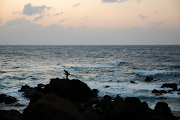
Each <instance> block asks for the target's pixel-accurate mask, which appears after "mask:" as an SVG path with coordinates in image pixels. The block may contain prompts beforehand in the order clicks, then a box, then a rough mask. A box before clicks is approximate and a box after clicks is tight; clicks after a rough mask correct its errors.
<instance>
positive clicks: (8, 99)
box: [0, 94, 17, 104]
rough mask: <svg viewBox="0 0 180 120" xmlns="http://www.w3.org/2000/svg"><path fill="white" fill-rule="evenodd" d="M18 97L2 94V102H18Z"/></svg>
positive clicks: (0, 100) (0, 97)
mask: <svg viewBox="0 0 180 120" xmlns="http://www.w3.org/2000/svg"><path fill="white" fill-rule="evenodd" d="M16 101H17V99H16V98H15V97H11V96H8V95H6V94H1V95H0V103H3V102H4V103H5V104H11V103H14V102H16Z"/></svg>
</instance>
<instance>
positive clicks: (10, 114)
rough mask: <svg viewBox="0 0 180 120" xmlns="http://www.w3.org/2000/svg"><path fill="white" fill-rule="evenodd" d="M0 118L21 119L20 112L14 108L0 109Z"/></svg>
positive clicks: (3, 119) (6, 119)
mask: <svg viewBox="0 0 180 120" xmlns="http://www.w3.org/2000/svg"><path fill="white" fill-rule="evenodd" d="M0 119H1V120H22V114H21V113H20V112H19V111H16V110H0Z"/></svg>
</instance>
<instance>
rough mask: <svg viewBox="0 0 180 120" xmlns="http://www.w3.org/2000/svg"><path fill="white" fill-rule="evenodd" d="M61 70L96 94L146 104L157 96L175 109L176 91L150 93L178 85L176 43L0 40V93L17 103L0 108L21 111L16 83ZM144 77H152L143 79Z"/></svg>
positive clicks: (179, 99)
mask: <svg viewBox="0 0 180 120" xmlns="http://www.w3.org/2000/svg"><path fill="white" fill-rule="evenodd" d="M63 70H67V71H68V72H69V73H70V74H71V75H70V76H69V79H79V80H81V81H83V82H85V83H86V84H87V85H88V86H89V87H90V88H91V89H98V90H99V93H98V96H99V97H100V98H101V97H103V96H104V95H109V96H111V97H112V98H113V97H116V96H117V95H119V96H121V97H122V98H126V97H138V98H139V99H140V100H141V101H142V102H143V101H146V102H147V103H148V105H149V107H150V108H152V109H153V108H154V106H155V105H156V103H157V102H158V101H163V102H166V103H168V105H169V107H170V108H171V110H172V111H179V112H180V94H178V92H177V91H174V92H172V93H167V94H163V95H159V96H156V95H155V94H153V93H152V92H151V91H152V90H154V89H158V90H162V89H164V90H169V89H170V88H161V85H162V84H164V83H176V84H178V89H179V88H180V83H179V81H180V45H134V46H133V45H117V46H110V45H109V46H108V45H107V46H58V45H57V46H55V45H47V46H46V45H43V46H41V45H35V46H33V45H20V46H18V45H15V46H9V45H1V46H0V94H3V93H4V94H7V95H10V96H13V97H16V98H17V99H18V103H20V104H22V105H23V106H18V107H14V106H13V105H5V104H4V103H0V109H3V110H8V109H16V110H19V111H20V112H22V111H23V109H24V108H25V107H27V105H28V103H29V100H28V99H27V98H24V97H22V93H21V92H18V90H19V89H21V86H22V85H26V84H27V85H29V86H30V87H35V86H37V84H39V83H42V84H48V83H49V82H50V79H51V78H57V77H58V78H63V77H65V75H64V72H63ZM146 76H150V77H152V78H154V79H155V80H156V81H155V82H144V79H145V78H146ZM130 81H134V82H136V84H132V83H130Z"/></svg>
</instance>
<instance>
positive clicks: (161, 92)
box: [152, 89, 167, 95]
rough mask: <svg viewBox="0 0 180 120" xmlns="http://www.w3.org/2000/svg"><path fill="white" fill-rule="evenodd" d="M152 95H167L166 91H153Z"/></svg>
mask: <svg viewBox="0 0 180 120" xmlns="http://www.w3.org/2000/svg"><path fill="white" fill-rule="evenodd" d="M152 93H154V94H156V95H162V94H163V93H167V91H165V90H156V89H154V90H153V91H152Z"/></svg>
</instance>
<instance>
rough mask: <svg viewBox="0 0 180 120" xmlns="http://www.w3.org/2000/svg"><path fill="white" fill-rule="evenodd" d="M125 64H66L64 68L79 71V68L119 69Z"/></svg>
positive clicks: (116, 62)
mask: <svg viewBox="0 0 180 120" xmlns="http://www.w3.org/2000/svg"><path fill="white" fill-rule="evenodd" d="M124 63H125V62H122V61H121V60H120V61H110V62H104V63H85V64H81V65H80V64H66V65H64V66H63V67H64V68H65V67H69V68H74V69H78V68H79V67H83V68H86V67H94V68H101V67H118V66H120V65H122V64H124Z"/></svg>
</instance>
